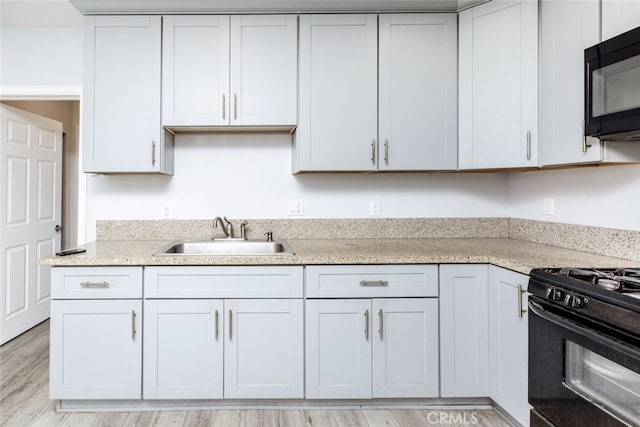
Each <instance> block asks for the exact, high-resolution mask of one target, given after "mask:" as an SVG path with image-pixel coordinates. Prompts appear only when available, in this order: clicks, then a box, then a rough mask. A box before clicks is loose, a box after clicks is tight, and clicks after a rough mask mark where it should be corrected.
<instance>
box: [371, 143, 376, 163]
mask: <svg viewBox="0 0 640 427" xmlns="http://www.w3.org/2000/svg"><path fill="white" fill-rule="evenodd" d="M371 163H372V164H374V165H375V164H376V139H375V138H373V139H372V140H371Z"/></svg>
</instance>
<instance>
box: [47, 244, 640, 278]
mask: <svg viewBox="0 0 640 427" xmlns="http://www.w3.org/2000/svg"><path fill="white" fill-rule="evenodd" d="M287 241H288V242H289V244H290V245H291V247H292V248H293V250H294V251H295V255H276V256H272V255H269V256H183V255H178V256H166V255H163V256H153V253H155V252H156V251H158V250H160V249H161V248H163V247H165V246H166V245H168V244H169V243H171V241H168V240H99V241H96V242H92V243H88V244H86V245H84V246H82V247H84V248H86V249H87V252H86V253H83V254H78V255H70V256H66V257H58V256H55V255H52V256H49V257H46V258H43V259H42V260H41V263H42V264H43V265H49V266H108V265H110V266H123V265H318V264H474V263H477V264H494V265H497V266H500V267H504V268H507V269H510V270H514V271H518V272H520V273H524V274H528V273H529V271H530V270H531V269H532V268H538V267H567V266H568V267H602V268H604V267H613V268H621V267H638V261H630V260H626V259H622V258H614V257H609V256H603V255H595V254H591V253H588V252H580V251H576V250H571V249H564V248H559V247H556V246H549V245H544V244H540V243H533V242H529V241H524V240H516V239H508V238H455V239H326V240H324V239H305V240H294V239H288V240H287Z"/></svg>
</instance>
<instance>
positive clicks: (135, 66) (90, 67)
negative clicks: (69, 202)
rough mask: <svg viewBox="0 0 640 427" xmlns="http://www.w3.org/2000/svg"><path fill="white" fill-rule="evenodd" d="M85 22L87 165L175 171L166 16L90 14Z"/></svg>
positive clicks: (89, 167)
mask: <svg viewBox="0 0 640 427" xmlns="http://www.w3.org/2000/svg"><path fill="white" fill-rule="evenodd" d="M84 28H85V37H84V83H83V100H82V104H83V107H82V108H83V110H82V115H83V129H84V130H83V147H84V164H83V170H84V171H85V172H96V173H111V172H113V173H125V172H135V173H144V172H156V173H158V172H159V173H169V174H171V173H173V150H172V147H173V141H172V139H171V137H170V135H166V134H164V132H162V129H161V126H160V57H161V54H160V45H161V18H160V17H159V16H89V17H86V18H85V27H84ZM165 137H166V140H165Z"/></svg>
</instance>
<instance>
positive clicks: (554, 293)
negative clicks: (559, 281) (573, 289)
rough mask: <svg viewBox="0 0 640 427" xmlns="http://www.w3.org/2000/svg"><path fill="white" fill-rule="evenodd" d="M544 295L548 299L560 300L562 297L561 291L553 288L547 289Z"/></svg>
mask: <svg viewBox="0 0 640 427" xmlns="http://www.w3.org/2000/svg"><path fill="white" fill-rule="evenodd" d="M544 295H545V297H547V299H550V300H552V301H562V299H563V298H564V295H562V291H561V290H560V289H555V288H549V289H547V291H546V292H545V293H544Z"/></svg>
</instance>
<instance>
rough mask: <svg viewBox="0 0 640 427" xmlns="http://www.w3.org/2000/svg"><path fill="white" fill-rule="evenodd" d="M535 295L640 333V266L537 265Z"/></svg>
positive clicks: (531, 281) (532, 278)
mask: <svg viewBox="0 0 640 427" xmlns="http://www.w3.org/2000/svg"><path fill="white" fill-rule="evenodd" d="M529 275H530V279H529V286H528V288H527V291H528V292H529V293H530V294H531V295H532V298H533V299H534V300H535V299H536V298H537V299H538V301H542V302H546V303H547V304H551V305H552V306H554V307H557V309H558V310H563V311H565V312H569V313H573V314H574V315H575V316H579V317H580V318H584V319H589V320H592V321H596V322H602V323H606V324H608V325H611V326H615V327H618V328H620V329H622V330H624V331H626V332H627V333H631V334H633V335H634V336H640V268H637V269H635V268H619V269H615V268H536V269H533V270H531V272H530V273H529Z"/></svg>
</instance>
